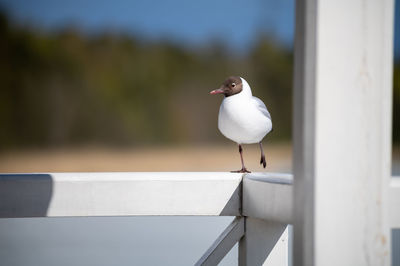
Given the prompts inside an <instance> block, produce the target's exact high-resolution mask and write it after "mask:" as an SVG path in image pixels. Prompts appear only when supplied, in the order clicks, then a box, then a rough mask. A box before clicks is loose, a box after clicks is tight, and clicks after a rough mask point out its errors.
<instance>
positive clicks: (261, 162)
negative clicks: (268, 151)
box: [260, 155, 267, 168]
mask: <svg viewBox="0 0 400 266" xmlns="http://www.w3.org/2000/svg"><path fill="white" fill-rule="evenodd" d="M260 164H262V165H263V166H264V168H265V167H266V166H267V161H266V160H265V156H264V155H261V159H260Z"/></svg>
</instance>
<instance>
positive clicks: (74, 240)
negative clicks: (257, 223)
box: [0, 0, 400, 265]
mask: <svg viewBox="0 0 400 266" xmlns="http://www.w3.org/2000/svg"><path fill="white" fill-rule="evenodd" d="M399 14H400V9H399V1H396V29H395V31H396V34H395V44H394V47H395V57H394V75H393V76H394V90H393V91H394V97H393V144H394V145H393V154H394V157H393V158H394V161H393V171H394V173H396V174H400V163H399V159H398V158H400V148H399V146H400V145H399V144H400V33H399V30H400V26H399V17H400V15H399ZM293 35H294V0H283V1H278V0H268V1H264V0H249V1H244V0H241V1H228V0H220V1H211V0H203V1H196V2H192V1H183V0H166V1H145V0H138V1H128V0H119V1H104V0H102V1H94V0H85V1H78V0H70V1H54V0H36V1H27V0H0V84H1V86H0V125H1V128H0V172H54V171H59V172H60V171H61V172H62V171H228V170H233V169H236V168H239V167H240V160H239V155H238V152H237V147H236V145H235V144H234V143H233V142H231V141H229V140H227V139H225V138H224V137H223V136H222V135H221V134H220V133H219V131H218V129H217V116H218V108H219V104H220V102H221V100H222V98H221V97H217V96H210V95H209V91H210V90H212V89H214V88H217V87H219V85H220V84H221V83H222V81H223V80H224V79H225V78H226V77H227V76H230V75H240V76H242V77H244V78H245V79H246V80H247V81H248V82H249V84H250V85H251V87H252V90H253V94H254V95H256V96H257V97H259V98H261V99H262V100H263V101H264V102H265V103H266V105H267V107H268V109H269V111H270V113H271V115H272V119H273V124H274V131H273V132H272V133H271V134H269V135H268V136H267V138H266V139H264V149H265V151H266V156H267V163H268V166H267V170H268V171H283V172H290V171H291V124H292V121H291V117H292V87H293V81H292V74H293ZM244 154H245V155H244V156H245V162H246V165H247V166H248V168H249V169H251V170H253V171H263V169H262V168H261V167H260V166H259V165H258V160H259V150H258V147H257V145H247V146H245V147H244ZM146 219H147V220H146ZM157 219H158V220H157ZM160 219H161V218H126V217H125V218H102V219H99V218H88V219H82V218H78V219H65V218H62V219H19V220H14V219H8V220H2V221H0V239H2V240H0V257H2V258H3V259H2V260H1V261H0V265H27V264H28V263H29V265H54V263H55V261H57V265H109V264H112V263H117V264H118V265H119V264H121V265H123V264H126V263H127V262H129V261H130V262H131V260H132V258H141V259H139V260H138V261H137V262H138V263H137V264H134V265H158V264H160V262H164V264H167V265H168V263H165V262H166V261H168V259H170V260H171V261H174V262H175V264H174V265H178V264H176V256H178V255H177V254H180V256H183V257H181V258H180V262H179V263H182V264H179V265H190V264H192V263H194V262H195V261H196V259H198V258H199V257H200V256H201V255H202V253H203V252H204V250H205V249H206V248H207V247H208V246H209V244H211V243H212V241H213V240H214V239H215V237H216V236H217V235H218V234H219V232H220V231H222V230H223V228H224V227H225V226H226V225H227V224H228V223H229V222H230V218H226V217H225V218H222V217H221V218H196V219H195V218H173V217H170V218H162V219H164V220H162V221H161V220H160ZM185 219H186V220H185ZM204 219H206V220H204ZM168 223H169V226H166V224H168ZM121 224H122V225H121ZM146 225H147V226H146ZM191 226H192V227H191ZM199 226H205V227H204V230H198V229H197V228H199ZM166 227H169V228H176V230H175V231H173V229H170V230H172V231H173V232H175V233H173V234H172V233H171V235H168V236H166V235H165V234H167V233H166V229H164V230H162V228H166ZM155 228H156V229H155ZM182 228H184V229H185V230H188V231H187V232H184V233H180V234H179V233H177V231H179V229H182ZM190 228H192V229H190ZM146 230H148V231H146ZM157 230H159V231H160V232H164V233H161V234H164V240H163V239H160V238H158V239H157V238H156V233H155V231H157ZM190 230H192V231H190ZM213 230H214V231H213ZM66 231H67V232H68V233H65V232H66ZM172 231H171V232H172ZM63 232H64V233H63ZM144 232H147V233H148V234H149V235H151V234H152V232H153V236H152V237H148V235H147V236H146V234H145V233H144ZM196 232H197V233H196ZM205 232H208V234H207V233H205ZM177 235H178V236H179V237H181V238H180V239H179V240H176V244H175V245H172V246H171V245H170V241H165V238H167V239H174V237H175V238H176V237H177ZM56 236H57V237H56ZM185 237H186V238H185ZM138 239H139V240H140V242H142V243H144V244H143V245H144V246H143V245H141V246H140V245H139V244H138ZM146 241H147V242H146ZM163 241H165V243H164V242H163ZM185 241H186V242H185ZM163 243H164V244H163ZM152 246H153V247H158V248H156V250H152V249H151V248H150V249H149V247H152ZM129 247H131V248H129ZM133 247H134V248H133ZM145 247H147V249H146V248H145ZM195 247H197V249H196V248H195ZM190 248H192V249H190ZM171 249H172V250H175V251H176V252H175V253H174V252H173V251H171ZM181 249H185V250H186V252H185V253H186V254H185V255H182V254H181V252H178V251H180V250H181ZM146 250H147V251H146ZM193 250H195V251H193ZM150 251H153V252H150ZM162 251H164V252H162ZM192 251H193V252H194V253H193V252H192ZM135 252H136V253H135ZM235 252H236V253H235ZM231 253H232V252H231ZM140 254H147V255H143V256H142V257H140V256H141V255H140ZM155 254H158V255H155ZM160 254H161V255H160ZM162 254H164V255H162ZM171 254H172V255H171ZM193 254H195V255H193ZM171 256H172V257H171ZM236 256H237V250H234V251H233V253H232V254H230V255H229V256H228V258H227V259H226V260H225V262H223V263H225V265H232V262H233V261H235V260H236ZM116 257H119V258H120V259H119V260H118V259H116ZM59 258H63V261H61V262H60V261H58V260H59ZM63 263H64V264H63Z"/></svg>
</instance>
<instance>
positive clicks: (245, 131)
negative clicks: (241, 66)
mask: <svg viewBox="0 0 400 266" xmlns="http://www.w3.org/2000/svg"><path fill="white" fill-rule="evenodd" d="M210 94H224V95H225V97H224V99H223V101H222V103H221V106H220V108H219V115H218V129H219V131H221V133H222V134H223V135H224V136H225V137H227V138H228V139H230V140H232V141H234V142H236V143H237V144H238V145H239V153H240V160H241V162H242V169H240V170H238V171H233V172H239V173H250V171H248V170H247V169H246V167H245V166H244V162H243V155H242V151H243V149H242V144H252V143H259V144H260V150H261V159H260V164H262V165H263V166H264V168H265V166H266V165H267V163H266V161H265V155H264V152H263V148H262V144H261V141H262V139H263V138H264V137H265V136H266V135H267V134H268V133H269V132H270V131H271V130H272V121H271V115H270V114H269V112H268V109H267V107H266V106H265V104H264V103H263V102H262V101H261V100H260V99H258V98H257V97H254V96H253V95H252V93H251V88H250V86H249V84H248V83H247V81H246V80H245V79H244V78H241V77H234V76H232V77H229V78H227V79H226V80H225V81H224V83H222V86H221V87H220V88H219V89H216V90H213V91H211V92H210Z"/></svg>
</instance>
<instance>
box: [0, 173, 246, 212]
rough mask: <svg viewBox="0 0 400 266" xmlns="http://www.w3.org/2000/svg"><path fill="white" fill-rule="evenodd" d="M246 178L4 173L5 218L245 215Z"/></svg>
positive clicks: (0, 185) (0, 207)
mask: <svg viewBox="0 0 400 266" xmlns="http://www.w3.org/2000/svg"><path fill="white" fill-rule="evenodd" d="M241 180H242V175H241V174H232V173H219V172H215V173H214V172H203V173H202V172H198V173H194V172H189V173H187V172H186V173H185V172H182V173H175V172H170V173H168V172H166V173H165V172H164V173H150V172H146V173H49V174H2V175H0V217H57V216H120V215H230V216H237V215H240V212H239V209H240V205H241V203H240V195H239V193H240V184H241Z"/></svg>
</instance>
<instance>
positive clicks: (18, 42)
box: [0, 14, 400, 149]
mask: <svg viewBox="0 0 400 266" xmlns="http://www.w3.org/2000/svg"><path fill="white" fill-rule="evenodd" d="M0 58H1V60H0V84H1V90H0V123H1V130H0V148H3V149H4V148H29V147H55V146H56V147H60V146H69V145H117V146H132V145H136V146H137V145H149V144H154V145H158V144H169V143H183V144H193V143H201V142H215V141H221V140H224V138H223V137H222V136H221V134H220V133H219V132H218V130H217V114H218V108H219V104H220V102H221V100H222V98H221V97H216V96H210V95H209V94H208V93H209V91H210V90H211V89H214V88H217V87H219V86H220V84H221V83H222V81H223V80H224V79H225V78H226V77H227V76H230V75H240V76H242V77H244V78H246V79H247V80H248V82H249V83H250V85H251V87H252V89H253V93H254V95H256V96H257V97H260V98H261V99H263V100H264V102H265V103H266V105H267V106H268V108H269V110H270V112H271V115H272V118H273V124H274V132H273V133H272V134H270V135H271V136H268V138H269V139H272V140H284V141H285V140H290V135H291V113H292V93H291V88H292V68H293V56H292V51H291V50H290V49H288V48H285V47H283V46H282V45H281V44H280V43H278V42H276V41H274V40H273V39H270V38H268V37H267V36H261V37H260V38H259V40H258V41H257V42H256V43H255V44H254V46H253V47H251V48H250V49H249V51H248V52H246V53H243V54H239V55H235V54H234V53H232V52H229V51H228V50H227V49H226V48H225V47H224V46H223V45H222V44H220V43H218V42H216V43H214V44H212V45H210V46H208V47H197V48H184V47H181V46H179V45H175V44H172V43H169V42H146V41H143V40H140V39H135V38H134V37H132V36H128V35H123V34H112V33H102V34H97V35H91V36H88V35H84V34H82V33H80V32H79V31H77V30H74V29H66V30H63V31H60V32H42V31H40V30H37V29H32V28H29V27H21V26H15V25H12V24H11V23H9V21H8V19H7V17H6V16H5V15H4V14H2V15H0ZM395 71H396V72H395V73H397V74H395V75H394V77H395V80H396V85H395V90H394V94H395V97H394V117H395V119H394V121H395V122H394V126H395V128H396V131H395V132H396V134H394V138H395V140H396V141H399V140H400V134H399V130H398V129H399V127H400V124H399V122H398V121H399V119H398V118H399V117H400V109H399V107H400V85H399V84H400V81H399V76H400V73H399V64H397V65H396V70H395Z"/></svg>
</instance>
